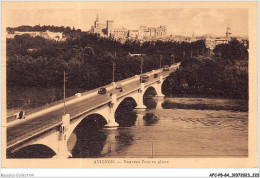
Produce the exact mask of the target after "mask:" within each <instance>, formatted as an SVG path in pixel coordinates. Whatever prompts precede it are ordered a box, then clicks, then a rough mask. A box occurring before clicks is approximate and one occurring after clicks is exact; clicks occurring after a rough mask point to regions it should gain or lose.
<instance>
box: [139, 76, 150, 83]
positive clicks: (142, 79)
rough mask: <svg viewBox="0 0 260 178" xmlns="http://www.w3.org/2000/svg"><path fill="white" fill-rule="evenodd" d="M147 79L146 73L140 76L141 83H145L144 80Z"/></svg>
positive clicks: (146, 80)
mask: <svg viewBox="0 0 260 178" xmlns="http://www.w3.org/2000/svg"><path fill="white" fill-rule="evenodd" d="M148 81H149V76H148V75H142V76H141V77H140V82H141V83H145V82H148Z"/></svg>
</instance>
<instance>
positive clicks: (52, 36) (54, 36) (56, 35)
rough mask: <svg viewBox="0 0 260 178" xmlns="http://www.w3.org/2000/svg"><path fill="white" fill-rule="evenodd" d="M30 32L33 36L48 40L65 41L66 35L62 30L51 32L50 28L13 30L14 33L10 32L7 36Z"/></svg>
mask: <svg viewBox="0 0 260 178" xmlns="http://www.w3.org/2000/svg"><path fill="white" fill-rule="evenodd" d="M23 34H28V35H30V36H31V37H36V36H40V37H43V38H45V39H47V40H55V41H64V40H65V38H64V35H63V33H62V32H51V31H49V30H47V31H45V32H40V31H35V32H27V31H26V32H20V31H13V32H12V33H8V34H7V36H6V38H14V37H15V36H16V35H23Z"/></svg>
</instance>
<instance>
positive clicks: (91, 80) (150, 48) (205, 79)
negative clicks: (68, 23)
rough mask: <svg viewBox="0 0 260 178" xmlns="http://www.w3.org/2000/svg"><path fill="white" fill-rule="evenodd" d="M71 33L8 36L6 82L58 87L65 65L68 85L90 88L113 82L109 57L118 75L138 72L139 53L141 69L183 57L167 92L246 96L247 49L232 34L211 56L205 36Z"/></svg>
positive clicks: (117, 78) (147, 68)
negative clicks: (171, 38) (60, 37)
mask: <svg viewBox="0 0 260 178" xmlns="http://www.w3.org/2000/svg"><path fill="white" fill-rule="evenodd" d="M72 34H74V35H71V36H69V37H68V38H67V39H66V41H63V42H56V41H51V40H46V39H44V38H42V37H39V36H36V37H31V36H30V35H28V34H24V35H16V36H15V37H14V38H13V39H7V85H8V86H32V87H56V88H57V87H62V86H63V72H64V71H66V73H67V85H66V86H67V87H69V88H82V89H84V90H89V89H93V88H97V87H100V86H103V85H106V84H109V83H111V82H112V68H113V64H112V62H114V63H115V66H116V67H115V81H119V80H122V79H125V78H128V77H132V76H134V75H136V74H140V63H141V59H142V60H143V72H148V71H151V70H153V69H157V68H159V67H160V59H161V66H164V65H169V64H172V63H173V62H180V61H182V65H181V68H180V69H179V70H178V71H177V72H176V73H174V74H172V75H171V77H170V81H171V82H170V83H171V87H170V88H169V89H168V90H167V92H170V93H172V92H174V93H209V94H210V93H211V94H221V95H222V94H223V95H225V96H230V97H247V91H248V84H247V82H248V69H247V59H248V53H247V49H246V47H244V46H243V45H242V44H240V43H239V42H238V41H236V40H233V41H232V42H231V43H230V44H225V45H218V46H217V47H216V48H215V50H214V53H215V56H214V57H210V56H208V54H209V52H208V50H207V49H206V47H205V43H204V41H196V42H192V43H186V42H183V43H177V42H163V41H156V42H145V43H142V44H141V43H140V42H138V41H126V42H125V43H124V44H122V43H120V42H117V41H114V40H110V39H107V38H101V37H99V36H97V35H94V34H89V33H86V32H77V31H75V32H73V33H72ZM75 34H76V35H75ZM129 53H131V54H135V53H138V54H143V55H142V56H134V57H131V56H130V55H128V54H129ZM206 58H207V59H206Z"/></svg>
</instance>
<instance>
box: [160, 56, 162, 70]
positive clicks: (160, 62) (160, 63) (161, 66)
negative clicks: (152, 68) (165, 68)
mask: <svg viewBox="0 0 260 178" xmlns="http://www.w3.org/2000/svg"><path fill="white" fill-rule="evenodd" d="M160 68H162V56H161V55H160Z"/></svg>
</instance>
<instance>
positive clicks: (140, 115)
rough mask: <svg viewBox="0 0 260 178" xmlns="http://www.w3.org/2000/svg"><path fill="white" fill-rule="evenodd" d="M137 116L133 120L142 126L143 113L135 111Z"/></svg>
mask: <svg viewBox="0 0 260 178" xmlns="http://www.w3.org/2000/svg"><path fill="white" fill-rule="evenodd" d="M136 115H137V118H136V121H135V125H136V126H144V119H143V118H144V115H143V114H142V113H136Z"/></svg>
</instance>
